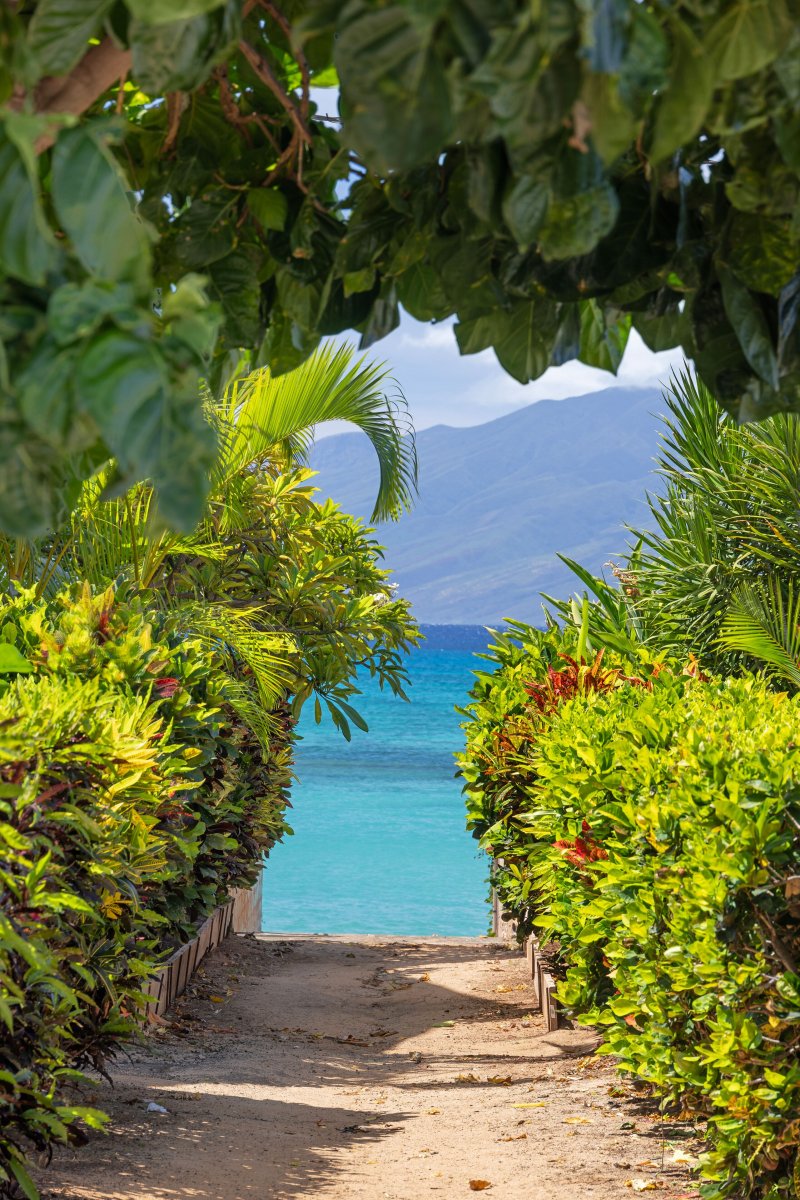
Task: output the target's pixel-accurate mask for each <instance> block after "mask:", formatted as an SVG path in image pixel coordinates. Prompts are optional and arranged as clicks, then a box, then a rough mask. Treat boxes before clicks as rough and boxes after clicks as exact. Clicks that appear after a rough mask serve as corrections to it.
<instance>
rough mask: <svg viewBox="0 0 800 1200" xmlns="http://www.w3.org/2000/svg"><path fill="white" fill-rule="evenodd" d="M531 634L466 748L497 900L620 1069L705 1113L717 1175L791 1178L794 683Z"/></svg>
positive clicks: (798, 894) (790, 1191) (799, 1057)
mask: <svg viewBox="0 0 800 1200" xmlns="http://www.w3.org/2000/svg"><path fill="white" fill-rule="evenodd" d="M527 642H528V644H527V646H526V647H525V648H519V647H517V648H512V647H509V646H506V647H503V646H502V645H501V646H500V647H498V651H497V657H498V658H499V659H501V660H503V662H502V666H501V667H500V669H499V671H498V673H497V674H496V675H495V676H489V675H486V676H483V677H482V678H481V679H479V680H478V683H477V686H476V689H475V694H474V697H473V705H472V706H471V708H470V709H469V710H468V712H469V715H470V717H471V720H470V722H469V723H468V726H467V730H468V738H469V743H468V749H467V752H466V755H465V757H464V759H463V761H462V772H463V774H464V775H465V777H466V781H467V784H466V790H467V795H468V803H469V806H470V820H471V823H472V825H473V827H474V828H475V829H476V831H477V832H478V833H479V834H480V836H481V837H482V840H483V843H484V845H487V846H491V847H492V848H493V852H494V853H495V854H497V855H498V856H499V857H501V858H505V860H506V861H505V865H504V866H503V867H502V869H501V870H500V871H499V882H500V885H501V889H502V891H503V897H504V901H505V904H506V907H507V908H508V909H509V911H511V912H512V913H513V914H514V915H516V916H519V917H521V919H522V922H523V927H525V926H526V925H527V926H528V927H530V925H531V924H533V925H535V926H538V927H539V929H540V931H541V933H542V936H543V938H544V939H545V940H547V939H552V941H553V942H554V943H555V945H556V946H557V947H558V950H559V954H560V958H561V963H562V968H563V969H562V971H561V974H562V975H563V976H564V978H563V980H562V982H561V983H560V984H559V994H560V998H561V1000H562V1002H563V1003H564V1004H565V1006H566V1008H567V1010H568V1011H569V1012H570V1013H571V1014H572V1015H574V1016H576V1017H577V1018H578V1019H579V1020H581V1021H584V1022H587V1023H590V1024H594V1025H597V1026H599V1027H600V1028H601V1029H602V1030H603V1032H604V1037H605V1050H606V1051H607V1052H609V1053H613V1054H614V1055H616V1056H617V1058H618V1061H619V1064H620V1066H621V1067H622V1069H624V1070H626V1071H630V1072H632V1073H633V1074H635V1075H636V1076H638V1077H639V1078H642V1079H645V1080H647V1081H649V1082H650V1083H651V1084H653V1085H654V1087H655V1089H656V1090H657V1092H658V1093H659V1094H660V1095H662V1096H663V1097H664V1098H665V1100H666V1101H667V1102H668V1103H672V1104H674V1105H679V1106H680V1107H681V1108H682V1109H683V1110H685V1111H690V1112H692V1113H694V1114H695V1115H699V1116H702V1117H707V1118H708V1121H709V1125H708V1132H709V1141H710V1145H711V1151H710V1153H709V1155H708V1156H707V1158H706V1159H705V1160H704V1164H703V1174H704V1178H705V1183H704V1185H703V1194H704V1195H705V1196H707V1197H743V1196H750V1197H764V1198H768V1200H779V1198H780V1200H784V1198H788V1197H793V1196H800V1157H799V1156H798V1145H800V972H799V968H798V964H800V888H799V887H798V885H800V836H799V835H800V700H797V699H788V698H787V697H786V696H783V695H776V694H774V693H772V692H770V691H769V690H768V689H767V687H766V685H765V684H764V683H763V682H762V681H759V680H755V679H753V678H742V679H737V680H728V681H726V682H719V681H702V680H697V679H693V678H691V677H688V676H681V675H678V676H675V675H670V674H667V673H662V674H660V675H659V676H658V677H657V678H653V677H651V676H648V674H647V672H644V673H643V675H642V677H641V680H640V686H635V685H634V684H632V683H630V682H625V680H624V679H623V677H622V674H623V673H622V670H621V669H620V674H619V676H617V678H616V679H611V680H607V681H606V682H608V683H609V685H610V686H609V687H608V688H607V689H606V690H598V688H597V687H595V686H592V685H591V684H590V685H589V686H583V685H585V682H586V677H587V674H588V672H587V669H586V667H584V668H583V680H582V681H581V678H580V676H581V672H580V671H577V672H574V671H573V668H572V667H571V666H570V664H569V663H568V662H566V661H562V663H561V664H558V663H556V666H555V667H553V664H552V661H551V662H550V664H549V665H548V663H547V661H546V660H547V658H548V656H550V655H551V654H552V653H553V651H554V650H556V648H557V645H558V642H559V635H557V634H555V633H551V634H547V635H539V634H535V633H534V632H532V631H531V632H530V634H529V635H527ZM561 667H563V668H564V674H565V676H566V677H567V678H569V677H570V674H571V673H572V674H574V676H575V680H574V681H575V683H576V686H575V687H573V688H572V689H571V690H572V695H571V697H570V696H565V698H564V701H563V703H560V704H559V703H556V705H555V706H554V707H553V706H551V707H550V708H549V710H548V709H547V706H546V705H545V706H544V711H543V706H542V704H541V697H542V684H543V682H546V681H548V680H549V683H548V685H547V686H548V687H549V689H550V692H551V693H552V691H553V688H552V676H553V675H558V674H559V671H560V668H561ZM526 684H527V688H526ZM582 684H583V685H582ZM567 690H568V691H569V689H567ZM506 710H508V711H506Z"/></svg>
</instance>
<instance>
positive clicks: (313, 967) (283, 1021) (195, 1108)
mask: <svg viewBox="0 0 800 1200" xmlns="http://www.w3.org/2000/svg"><path fill="white" fill-rule="evenodd" d="M532 1001H533V997H532V992H531V988H530V983H529V980H528V978H527V976H526V971H525V962H524V959H523V958H522V957H521V956H520V955H518V954H516V953H514V952H512V951H509V950H507V949H504V948H503V947H502V946H499V945H498V944H497V943H493V942H491V941H486V940H482V939H475V940H471V941H458V940H456V939H450V940H447V941H439V942H426V941H411V940H409V939H405V940H403V939H399V940H392V941H386V940H381V939H377V938H373V939H367V938H363V939H359V940H357V941H346V940H344V939H333V938H304V939H295V938H292V939H291V940H288V939H284V940H274V939H269V938H257V939H253V938H248V939H230V940H229V941H228V942H226V943H225V945H224V947H223V948H222V949H221V950H220V951H219V952H217V954H216V955H214V956H213V958H212V959H211V960H209V962H208V964H207V966H206V968H205V970H204V972H203V975H202V977H201V978H199V979H198V980H196V982H195V983H194V984H193V985H192V990H191V992H190V993H189V994H188V995H187V996H186V997H184V999H183V1000H182V1001H181V1002H179V1005H178V1008H177V1011H176V1013H175V1014H174V1016H173V1019H172V1021H171V1023H170V1024H169V1025H168V1026H165V1027H164V1028H163V1029H159V1030H157V1031H156V1033H154V1034H153V1035H152V1036H150V1037H148V1038H147V1040H146V1044H145V1046H144V1047H142V1048H141V1049H136V1050H135V1051H134V1055H133V1060H132V1062H130V1063H124V1062H121V1063H120V1064H119V1065H118V1066H117V1067H116V1068H115V1070H114V1082H115V1087H114V1090H113V1092H112V1090H111V1089H110V1088H109V1087H108V1086H107V1085H101V1086H100V1088H99V1089H98V1094H97V1096H96V1100H97V1102H98V1103H99V1104H100V1105H102V1106H105V1107H106V1108H107V1111H110V1112H111V1114H112V1119H113V1120H112V1128H111V1134H110V1136H109V1137H104V1136H103V1137H101V1136H94V1137H93V1138H92V1140H91V1142H90V1144H89V1146H87V1147H84V1148H83V1149H81V1150H80V1151H78V1152H77V1153H73V1152H72V1151H62V1152H60V1153H59V1154H58V1155H57V1156H56V1158H55V1159H54V1162H53V1164H52V1165H51V1167H50V1168H49V1170H48V1171H47V1172H45V1173H44V1174H43V1176H42V1182H43V1184H44V1188H45V1195H46V1196H47V1197H53V1198H55V1197H58V1198H59V1200H79V1198H80V1200H189V1198H197V1200H256V1198H258V1200H273V1198H274V1200H289V1198H298V1197H312V1196H313V1197H320V1198H328V1200H333V1198H337V1200H338V1198H344V1197H362V1198H364V1200H384V1198H389V1200H417V1198H418V1197H423V1196H425V1197H429V1196H431V1195H432V1194H434V1193H436V1194H438V1195H440V1196H442V1197H447V1198H449V1197H462V1196H466V1195H470V1194H472V1190H478V1189H471V1187H470V1181H487V1182H488V1183H490V1184H491V1194H492V1196H496V1197H498V1200H500V1198H503V1200H522V1198H524V1200H545V1198H547V1200H549V1198H550V1197H553V1196H557V1197H565V1198H569V1200H573V1198H574V1200H579V1198H580V1197H584V1196H585V1197H589V1198H590V1200H611V1198H612V1197H624V1196H630V1195H631V1194H632V1193H633V1192H635V1191H638V1190H644V1189H643V1188H641V1186H640V1184H641V1183H647V1184H650V1185H654V1190H655V1189H656V1188H657V1190H658V1191H659V1192H660V1194H661V1195H662V1196H665V1197H678V1196H689V1195H695V1194H696V1193H695V1190H694V1188H693V1186H692V1185H691V1183H689V1182H688V1179H689V1176H688V1174H687V1169H686V1167H685V1166H683V1165H679V1164H677V1163H675V1162H674V1161H673V1160H674V1157H675V1151H676V1147H677V1148H678V1156H679V1158H680V1155H681V1154H684V1155H685V1153H686V1151H687V1150H688V1151H690V1150H691V1143H690V1142H689V1141H688V1140H687V1134H688V1133H689V1131H688V1130H686V1129H684V1128H683V1127H679V1126H670V1127H669V1128H666V1127H664V1126H663V1125H662V1124H661V1123H660V1122H659V1121H658V1120H657V1118H656V1116H655V1115H654V1114H653V1113H652V1111H650V1110H649V1108H648V1106H647V1105H646V1104H643V1103H640V1102H638V1101H637V1099H636V1097H635V1095H633V1094H630V1095H628V1094H625V1093H627V1092H628V1091H629V1089H626V1090H625V1093H623V1090H622V1089H620V1087H619V1083H618V1080H617V1079H616V1078H615V1076H614V1073H613V1071H612V1069H611V1068H610V1067H609V1066H608V1065H607V1064H606V1063H605V1062H604V1061H603V1060H598V1059H595V1058H590V1057H588V1056H587V1052H588V1051H589V1050H590V1049H591V1047H592V1046H593V1045H594V1041H595V1039H594V1036H593V1034H592V1033H591V1032H589V1031H586V1030H559V1031H558V1032H557V1033H551V1034H548V1033H546V1032H545V1031H544V1029H543V1026H542V1023H541V1020H540V1018H539V1017H538V1015H536V1014H535V1013H532V1012H531V1008H532ZM152 1102H154V1103H157V1104H159V1105H161V1106H162V1107H164V1108H166V1109H167V1110H168V1112H167V1113H165V1114H162V1113H158V1112H148V1111H147V1106H148V1104H149V1103H152ZM662 1164H663V1165H662ZM634 1181H635V1186H634ZM480 1190H485V1191H488V1190H489V1189H488V1188H482V1189H480Z"/></svg>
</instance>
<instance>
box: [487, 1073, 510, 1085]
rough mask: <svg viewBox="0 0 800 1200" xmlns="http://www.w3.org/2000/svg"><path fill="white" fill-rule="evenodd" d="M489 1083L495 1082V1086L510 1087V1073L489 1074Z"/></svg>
mask: <svg viewBox="0 0 800 1200" xmlns="http://www.w3.org/2000/svg"><path fill="white" fill-rule="evenodd" d="M486 1082H487V1083H493V1084H494V1086H495V1087H508V1085H509V1084H510V1083H511V1076H510V1075H487V1076H486Z"/></svg>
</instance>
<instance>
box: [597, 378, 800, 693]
mask: <svg viewBox="0 0 800 1200" xmlns="http://www.w3.org/2000/svg"><path fill="white" fill-rule="evenodd" d="M664 401H665V407H666V415H665V417H664V421H663V425H662V435H661V446H660V450H659V454H658V457H657V460H656V462H657V470H658V474H659V476H660V486H659V487H658V489H657V490H656V491H655V492H654V494H652V495H651V496H650V497H649V509H650V513H649V520H648V522H647V526H646V527H645V528H639V529H636V530H632V531H631V532H632V533H633V536H634V539H635V543H636V545H635V548H634V550H633V552H632V553H631V554H630V555H629V557H628V559H627V560H626V561H625V562H624V565H623V570H622V575H623V583H624V585H625V587H624V590H623V592H622V593H621V595H622V596H623V598H624V599H625V600H626V603H627V608H628V611H629V615H630V619H631V621H632V622H633V623H635V626H636V629H637V631H638V634H639V636H641V637H643V638H644V639H645V640H646V641H647V642H648V644H649V645H650V646H651V647H652V649H653V652H654V653H662V654H663V653H671V654H677V655H679V656H685V655H686V654H687V653H689V652H693V653H694V654H696V655H697V656H698V657H699V658H700V659H701V660H702V662H703V664H704V665H705V666H706V667H707V668H708V669H710V670H713V671H719V672H731V671H735V670H739V669H741V668H742V667H745V668H746V667H748V666H752V665H754V663H755V662H756V661H761V659H762V657H763V656H762V653H761V652H760V648H759V647H758V646H757V645H756V644H754V643H753V642H751V643H750V644H748V642H747V640H746V639H745V640H742V638H741V637H739V638H737V637H736V636H735V634H736V632H737V628H736V627H737V621H736V620H734V626H735V627H734V628H732V627H731V618H732V617H734V618H738V631H739V632H740V633H741V631H742V618H743V617H745V618H746V617H747V616H748V615H749V617H750V628H751V629H752V628H753V625H754V624H755V626H756V627H757V626H758V625H759V617H760V618H761V621H760V625H761V633H762V642H763V641H764V640H765V638H764V634H765V633H766V634H767V635H769V633H770V624H771V623H770V619H769V615H768V614H769V610H770V609H772V610H773V612H776V615H777V610H778V609H780V608H781V607H782V606H784V607H785V606H786V604H787V603H788V602H789V601H790V600H791V598H792V596H793V588H794V580H795V579H796V577H797V573H798V569H799V568H800V553H799V552H798V546H800V515H799V514H800V423H798V418H797V416H796V414H794V413H782V414H778V415H775V416H772V417H770V418H769V419H768V420H765V421H762V422H760V423H759V424H752V425H739V424H737V423H736V422H735V421H732V420H731V419H730V418H728V417H725V416H724V415H722V414H721V413H720V410H719V408H718V406H717V404H716V402H715V400H714V398H713V396H712V395H711V393H710V392H709V391H708V389H707V388H706V387H704V386H703V384H702V383H701V382H700V381H699V380H697V379H696V378H693V377H692V375H691V374H690V373H689V372H688V371H685V372H683V373H682V374H681V375H679V376H676V377H674V378H673V379H672V381H671V383H670V384H669V386H668V387H667V388H666V389H665V392H664ZM775 597H776V598H777V604H776V603H774V602H773V603H770V601H773V598H775ZM765 600H766V605H765V603H764V601H765ZM765 607H766V609H767V613H766V614H765V613H764V611H763V610H764V608H765ZM746 624H747V622H746V621H745V625H746ZM787 626H788V630H789V632H790V631H791V627H792V623H791V621H788V622H787V620H786V619H785V616H784V617H783V619H781V618H780V617H778V619H777V620H775V621H774V622H773V623H772V630H771V631H772V633H773V635H774V636H773V642H774V641H775V640H777V642H778V644H780V643H781V642H782V641H784V640H785V636H786V630H787ZM761 649H763V646H762V648H761ZM795 657H796V656H795ZM793 686H796V683H793Z"/></svg>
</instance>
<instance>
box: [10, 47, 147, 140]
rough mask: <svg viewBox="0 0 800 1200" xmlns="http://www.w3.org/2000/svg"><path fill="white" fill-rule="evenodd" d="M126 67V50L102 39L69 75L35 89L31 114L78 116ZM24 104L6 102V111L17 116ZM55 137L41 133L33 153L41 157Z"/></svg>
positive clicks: (25, 98)
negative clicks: (12, 112)
mask: <svg viewBox="0 0 800 1200" xmlns="http://www.w3.org/2000/svg"><path fill="white" fill-rule="evenodd" d="M130 67H131V52H130V50H122V49H120V47H119V46H117V45H115V44H114V42H113V41H112V40H111V38H105V39H104V40H103V41H102V42H100V44H99V45H98V46H92V47H91V49H90V50H88V51H87V52H86V54H85V55H84V56H83V58H82V59H81V60H80V62H79V63H78V65H77V66H76V67H75V68H74V70H73V71H71V72H70V74H69V75H58V76H50V77H49V78H47V79H43V80H42V81H41V83H39V84H38V85H37V87H36V90H35V92H34V95H33V111H34V112H35V113H37V114H38V115H45V116H46V115H48V114H52V115H53V116H55V115H57V114H62V113H64V114H72V115H73V116H78V115H79V114H80V113H84V112H86V110H87V109H88V108H91V106H92V105H93V104H94V103H95V101H96V100H98V99H99V98H100V97H101V96H102V95H103V93H104V92H107V91H108V89H109V88H110V87H111V85H112V84H113V83H114V81H115V80H117V79H120V78H122V76H124V75H125V74H126V73H127V72H128V71H129V70H130ZM27 102H28V96H27V95H24V94H23V95H17V96H15V97H13V99H12V100H11V101H10V104H9V107H10V108H12V109H14V110H15V111H17V112H19V111H21V110H22V109H24V108H25V107H26V105H27ZM55 136H56V135H55V131H48V132H47V133H43V134H42V136H41V137H40V138H38V139H37V141H36V146H35V148H36V153H37V154H41V153H42V151H44V150H47V149H49V148H50V146H52V144H53V142H54V141H55Z"/></svg>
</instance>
